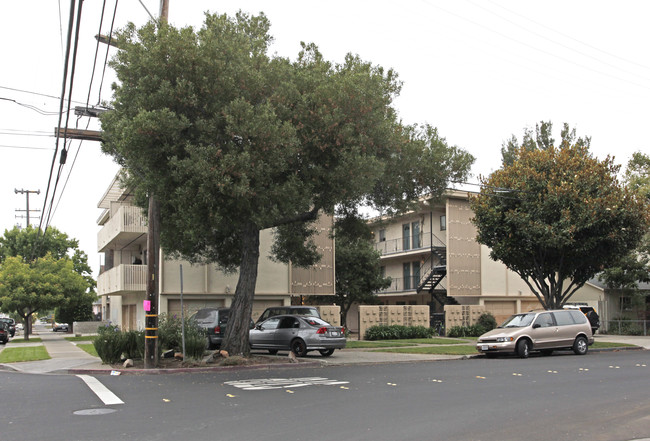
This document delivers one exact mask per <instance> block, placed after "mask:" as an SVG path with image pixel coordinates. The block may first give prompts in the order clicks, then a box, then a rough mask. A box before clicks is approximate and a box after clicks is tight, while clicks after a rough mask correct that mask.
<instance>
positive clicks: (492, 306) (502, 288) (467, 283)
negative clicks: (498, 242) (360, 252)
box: [353, 190, 603, 322]
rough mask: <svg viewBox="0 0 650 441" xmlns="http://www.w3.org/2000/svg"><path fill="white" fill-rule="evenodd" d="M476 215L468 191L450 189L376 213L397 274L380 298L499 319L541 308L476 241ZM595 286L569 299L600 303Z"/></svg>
mask: <svg viewBox="0 0 650 441" xmlns="http://www.w3.org/2000/svg"><path fill="white" fill-rule="evenodd" d="M472 215H473V214H472V210H471V208H470V205H469V196H468V192H466V191H457V190H448V191H447V192H446V193H445V194H444V196H443V197H442V198H441V199H440V200H439V201H437V202H435V201H429V200H423V201H422V202H421V203H420V206H419V209H417V210H414V211H412V212H410V213H407V214H404V215H402V216H399V217H394V218H377V219H373V220H372V221H371V226H372V228H373V233H374V237H375V247H376V249H377V250H378V251H380V253H381V264H382V271H383V272H384V274H385V275H386V276H390V277H391V278H392V279H393V283H392V285H391V286H390V287H389V288H388V289H386V290H384V291H382V292H380V293H379V297H380V299H381V302H382V304H384V305H429V306H430V311H431V314H434V313H442V312H444V306H445V305H478V306H483V307H484V308H485V310H486V311H488V312H491V313H492V314H493V315H494V316H495V318H496V319H497V322H501V321H503V320H504V319H506V318H507V317H508V316H510V315H511V314H514V313H517V312H521V311H528V310H531V309H536V308H540V307H541V305H540V304H539V301H538V300H537V297H535V295H534V294H533V293H532V291H531V290H530V289H529V288H528V285H526V283H525V282H524V281H523V280H522V279H521V278H520V277H519V276H518V275H517V274H516V273H514V272H512V271H510V270H508V269H507V268H506V267H505V265H503V264H502V263H500V262H495V261H493V260H492V259H490V256H489V249H488V248H487V247H485V246H483V245H481V244H479V243H478V242H477V241H476V228H475V227H474V225H473V224H472V222H471V218H472ZM593 288H594V287H592V286H586V287H585V288H584V289H581V290H579V291H578V292H577V293H576V294H574V296H573V297H572V299H571V300H572V301H578V300H579V301H580V302H581V303H583V304H589V305H590V306H594V307H595V308H598V305H599V302H600V301H602V300H603V298H602V291H599V290H597V289H593ZM353 315H354V314H353Z"/></svg>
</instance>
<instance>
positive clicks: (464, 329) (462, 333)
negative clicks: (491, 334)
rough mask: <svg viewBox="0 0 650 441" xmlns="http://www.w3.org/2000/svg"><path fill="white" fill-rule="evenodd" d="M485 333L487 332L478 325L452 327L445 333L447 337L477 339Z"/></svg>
mask: <svg viewBox="0 0 650 441" xmlns="http://www.w3.org/2000/svg"><path fill="white" fill-rule="evenodd" d="M485 332H487V330H486V329H485V328H484V327H483V326H481V325H479V324H476V325H470V326H452V327H451V328H450V329H449V330H448V331H447V337H454V338H458V337H461V338H462V337H478V336H479V335H481V334H484V333H485Z"/></svg>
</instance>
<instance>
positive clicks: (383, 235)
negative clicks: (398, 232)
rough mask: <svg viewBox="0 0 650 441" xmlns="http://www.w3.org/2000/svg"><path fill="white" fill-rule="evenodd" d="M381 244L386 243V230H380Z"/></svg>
mask: <svg viewBox="0 0 650 441" xmlns="http://www.w3.org/2000/svg"><path fill="white" fill-rule="evenodd" d="M379 242H386V229H385V228H382V229H381V230H379Z"/></svg>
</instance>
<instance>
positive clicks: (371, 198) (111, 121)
mask: <svg viewBox="0 0 650 441" xmlns="http://www.w3.org/2000/svg"><path fill="white" fill-rule="evenodd" d="M269 26H270V24H269V21H268V20H267V18H266V17H265V16H264V15H263V14H260V15H259V16H248V15H246V14H243V13H238V14H237V15H236V16H235V17H228V16H226V15H216V14H214V15H212V14H206V18H205V23H204V25H203V27H202V28H201V29H199V30H198V31H195V30H194V29H193V28H184V29H176V28H174V27H172V26H169V25H166V24H163V25H158V24H153V23H150V24H148V25H146V26H144V27H143V28H141V29H136V28H135V27H134V26H133V25H129V26H128V27H127V28H125V29H124V30H123V31H121V32H120V33H119V35H118V37H117V40H118V47H119V51H118V53H117V55H116V57H115V58H114V60H113V62H112V66H113V68H114V69H115V71H116V73H117V78H118V80H119V82H118V83H117V84H115V85H114V99H113V102H112V106H113V108H114V110H113V111H111V112H107V113H106V114H104V115H103V117H102V127H103V131H104V135H103V144H102V147H103V149H104V151H105V152H107V153H109V154H111V155H112V156H113V157H114V158H115V159H116V160H117V161H118V162H119V163H120V164H121V165H122V166H123V167H124V168H125V170H126V171H127V173H128V177H127V178H126V182H125V184H126V185H129V186H130V187H131V188H133V190H134V192H135V194H136V198H137V201H138V203H139V204H141V205H142V206H143V207H144V206H146V198H147V196H149V195H151V194H154V195H155V196H156V197H157V198H158V200H159V202H160V213H161V246H162V247H163V248H164V249H165V250H166V252H168V253H174V254H176V255H178V256H180V257H183V258H185V259H188V260H190V261H191V262H216V263H217V264H219V265H220V266H221V267H222V268H224V269H226V270H228V269H237V268H238V269H239V281H238V283H237V287H236V289H235V295H234V298H233V302H232V309H231V315H230V317H231V318H230V321H229V326H228V328H227V332H226V335H225V340H224V344H223V347H224V349H225V350H227V351H229V352H230V353H232V354H245V355H246V354H248V353H249V346H248V320H249V318H250V315H251V308H252V301H253V296H254V290H255V283H256V279H257V265H258V260H259V240H260V239H259V238H260V231H261V230H263V229H267V228H273V229H274V231H275V236H274V237H275V242H274V246H273V254H274V258H275V259H277V260H279V261H282V262H289V261H290V262H291V263H292V264H294V265H300V266H306V265H310V264H313V263H315V262H316V261H317V260H318V258H319V256H318V253H317V252H316V248H315V246H314V244H313V242H312V240H311V236H312V234H313V228H312V227H311V223H312V222H313V221H315V220H316V219H317V216H318V215H319V213H321V212H325V213H329V214H332V213H333V212H334V211H335V209H336V208H337V207H339V208H341V207H344V208H347V209H349V210H352V211H354V209H355V207H357V206H358V205H359V204H360V203H368V204H373V205H382V206H386V207H392V208H395V209H399V208H403V207H404V206H405V205H406V202H407V201H409V200H412V199H414V198H415V197H416V196H418V195H420V194H421V193H424V192H431V193H434V194H435V193H438V192H440V191H441V190H442V189H443V188H444V187H445V185H446V183H447V181H448V179H449V178H454V179H456V178H462V177H464V176H465V175H466V174H467V173H468V170H469V167H470V165H471V163H472V161H473V158H472V157H471V155H469V154H467V153H466V152H464V151H462V150H460V149H457V148H455V147H452V146H449V145H447V143H446V141H445V140H444V139H443V138H441V137H440V136H438V133H437V131H436V130H435V129H433V128H432V127H429V126H424V127H407V126H403V125H402V124H401V123H400V121H399V120H398V118H397V116H396V111H395V110H394V109H393V107H392V101H393V99H394V98H395V96H397V94H398V93H399V90H400V83H399V81H398V79H397V75H396V74H395V72H393V71H392V70H385V69H383V68H381V67H379V66H374V65H372V64H371V63H368V62H365V61H363V60H361V59H360V58H359V57H357V56H352V55H348V56H347V57H346V58H345V60H344V61H343V63H341V64H334V63H331V62H329V61H326V60H325V59H323V57H322V55H321V54H320V53H319V51H318V49H317V48H316V46H315V45H313V44H303V46H302V51H301V52H300V53H299V55H298V58H297V59H296V60H295V61H291V60H289V59H286V58H282V57H279V56H276V55H274V56H271V55H269V54H268V49H269V44H270V42H271V36H270V35H269Z"/></svg>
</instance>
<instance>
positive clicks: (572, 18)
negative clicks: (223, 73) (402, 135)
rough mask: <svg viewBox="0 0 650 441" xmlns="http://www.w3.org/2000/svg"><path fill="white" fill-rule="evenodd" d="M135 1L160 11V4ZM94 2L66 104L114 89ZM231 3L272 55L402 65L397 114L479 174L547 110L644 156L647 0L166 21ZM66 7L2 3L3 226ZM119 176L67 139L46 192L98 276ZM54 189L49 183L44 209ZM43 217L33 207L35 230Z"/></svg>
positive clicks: (624, 151) (471, 4) (427, 0)
mask: <svg viewBox="0 0 650 441" xmlns="http://www.w3.org/2000/svg"><path fill="white" fill-rule="evenodd" d="M115 1H116V0H106V3H105V12H104V18H103V23H102V24H101V33H103V34H108V33H109V32H110V27H111V22H112V20H113V11H114V10H115ZM142 3H143V4H144V6H146V8H147V9H148V10H149V12H150V13H151V14H152V15H154V16H158V13H159V1H158V0H143V1H142ZM102 6H103V3H102V2H101V1H99V0H94V1H88V0H86V1H85V2H84V4H83V11H82V16H81V27H80V34H79V48H78V51H77V56H76V68H75V76H74V83H73V87H72V100H73V101H74V103H73V106H74V105H83V104H84V103H86V102H89V103H90V104H91V105H95V104H97V103H98V102H100V101H102V102H106V101H109V100H110V99H111V89H110V85H111V83H112V82H114V81H115V77H114V75H113V73H112V71H111V70H110V68H107V69H106V70H104V59H105V57H106V51H107V48H106V47H105V46H104V45H101V46H100V47H99V52H98V54H97V57H95V51H96V43H95V39H94V38H93V36H94V35H95V34H97V33H98V31H99V29H100V20H101V18H102ZM144 6H143V5H142V4H141V3H140V2H139V1H138V0H121V1H119V4H118V6H117V10H116V15H115V27H116V28H119V27H122V26H124V25H125V24H126V23H127V22H128V21H132V22H134V23H135V24H136V25H142V24H144V23H145V22H146V21H147V20H148V19H149V15H148V13H147V11H146V10H145V7H144ZM238 9H241V10H243V11H245V12H249V13H253V14H256V13H258V12H260V11H263V12H264V13H265V14H266V15H267V16H268V17H269V19H270V21H271V24H272V26H271V34H272V35H273V36H274V38H275V41H274V45H273V47H272V52H276V53H278V54H279V55H282V56H287V57H290V58H295V57H296V55H297V53H298V51H299V50H300V42H301V41H305V42H314V43H316V44H317V45H318V46H319V47H320V49H321V52H322V53H323V55H324V56H325V57H326V58H327V59H329V60H332V61H334V62H341V61H342V60H343V58H344V56H345V54H346V53H348V52H352V53H354V54H359V55H360V56H361V58H362V59H364V60H368V61H371V62H372V63H374V64H378V65H381V66H384V67H386V68H393V69H395V70H396V71H397V72H398V73H399V77H400V79H401V80H402V81H403V89H402V93H401V96H400V97H399V98H398V99H397V101H396V103H395V105H396V107H397V109H398V111H399V115H400V117H401V118H402V120H403V121H404V122H405V123H408V124H412V123H429V124H431V125H433V126H436V127H438V129H439V131H440V133H441V135H442V136H444V137H446V138H447V140H448V142H449V143H451V144H455V145H458V146H460V147H462V148H464V149H466V150H468V151H469V152H470V153H472V154H473V155H474V156H475V157H476V158H477V160H476V164H475V166H474V168H473V173H474V177H473V178H472V179H471V180H470V181H471V182H472V183H477V182H478V178H477V176H478V175H487V174H489V173H490V172H492V171H493V170H495V169H497V168H498V167H499V166H500V159H501V154H500V148H501V144H502V142H503V141H504V140H506V139H507V138H509V137H510V136H511V135H512V134H515V135H516V136H517V137H518V138H519V139H521V135H522V134H523V129H524V128H525V127H531V128H534V126H535V123H537V122H539V121H541V120H545V121H548V120H550V121H552V122H553V123H554V125H555V129H556V130H555V132H556V133H555V135H556V136H555V137H556V139H557V138H559V130H560V127H561V125H562V123H563V122H567V123H569V124H570V125H571V126H572V127H575V128H576V129H577V132H578V135H580V136H591V137H592V144H591V146H592V152H593V153H594V155H596V156H597V157H599V158H601V159H602V158H605V157H606V156H607V155H613V156H614V157H615V161H616V163H618V164H622V165H625V164H626V163H627V161H628V160H629V158H630V157H631V155H632V153H633V152H635V151H642V152H645V153H650V145H649V141H648V135H647V133H646V131H647V128H648V124H649V121H650V110H649V103H650V48H649V45H650V26H648V24H647V20H648V17H650V2H648V1H644V0H638V1H626V0H621V1H617V2H614V1H594V0H588V1H568V0H560V1H554V0H544V1H522V0H514V1H501V0H480V1H479V0H453V1H451V0H449V1H443V0H422V1H408V0H405V1H402V2H399V3H398V2H396V1H394V0H393V1H377V0H371V1H355V0H347V1H338V0H330V1H327V2H318V1H306V0H302V1H285V0H283V1H269V0H267V1H246V0H239V1H194V0H192V1H188V0H185V1H179V0H170V11H169V21H170V23H172V24H173V25H175V26H178V27H180V26H194V27H200V26H201V24H202V21H203V12H204V11H211V12H219V13H228V14H234V13H235V12H236V11H237V10H238ZM69 10H70V3H69V2H68V1H59V2H56V1H53V0H34V1H13V2H9V1H4V2H2V6H0V41H1V42H2V43H1V44H2V55H3V63H2V64H3V67H2V69H1V70H0V203H1V205H0V207H1V209H0V232H1V231H4V230H5V229H11V228H13V226H14V225H16V224H20V225H23V226H24V225H25V219H24V218H16V216H24V215H25V212H24V211H23V212H18V211H16V210H25V209H26V206H25V205H26V200H25V195H24V194H16V193H15V189H18V190H21V189H24V190H33V191H36V190H40V192H41V193H40V195H39V194H31V195H30V209H36V210H41V209H42V208H43V207H44V203H45V199H44V196H45V192H46V190H47V188H48V177H49V176H50V169H51V165H52V161H53V153H54V147H55V139H54V137H53V133H54V128H55V127H56V126H57V125H58V115H57V112H58V110H59V100H58V98H57V97H59V96H60V95H61V90H62V83H63V65H64V62H63V60H64V52H65V50H64V49H65V39H66V33H67V29H68V23H67V22H68V16H69ZM113 51H114V49H111V50H109V56H110V55H111V54H112V53H113ZM95 59H97V61H96V62H95ZM93 66H95V71H94V75H93ZM104 72H105V73H104ZM91 77H92V87H91ZM102 78H103V83H101V81H102ZM100 84H103V87H102V88H101V93H100ZM89 91H90V93H89ZM89 96H90V98H88V97H89ZM66 123H67V126H68V127H79V128H86V126H87V125H88V127H89V128H90V129H94V130H99V129H100V127H99V126H98V124H97V122H96V121H91V120H89V119H88V118H81V119H79V120H77V118H76V117H75V116H74V115H70V118H69V120H68V121H67V122H66V118H65V117H64V119H63V122H62V123H61V125H62V126H65V125H66ZM58 161H59V159H58V158H56V164H55V167H54V172H55V176H56V172H57V170H58ZM116 171H117V166H116V165H115V164H114V163H113V161H112V159H111V158H110V157H107V156H105V155H102V153H101V151H100V146H99V143H97V142H88V141H85V142H83V143H82V144H81V145H80V143H79V142H78V141H75V142H72V144H71V145H70V151H69V154H68V158H67V162H66V164H65V166H64V167H63V168H62V173H61V177H60V179H59V182H58V185H57V186H56V194H55V195H54V205H53V207H55V209H54V210H53V212H52V214H51V218H50V225H53V226H56V227H57V228H59V229H60V230H62V231H64V232H66V233H67V234H69V235H70V236H72V237H75V238H77V239H79V240H80V243H81V248H82V249H83V250H84V251H85V252H86V253H87V254H88V255H89V258H90V264H91V265H92V266H93V268H94V269H95V275H97V270H98V268H99V264H100V261H101V256H100V255H99V254H98V253H97V252H96V250H97V232H98V230H99V227H98V226H97V219H98V217H99V215H100V214H101V210H100V209H98V208H97V203H98V202H99V200H100V198H101V197H102V195H103V194H104V191H105V190H106V189H107V187H108V185H109V184H110V182H111V180H112V178H113V177H114V175H115V173H116ZM53 188H54V183H53V182H52V185H51V187H50V193H49V196H48V201H47V205H46V210H49V207H50V205H51V199H52V189H53ZM40 215H41V213H40V212H32V214H31V216H32V223H33V224H34V223H37V224H38V222H39V219H34V218H35V217H37V216H40Z"/></svg>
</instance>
